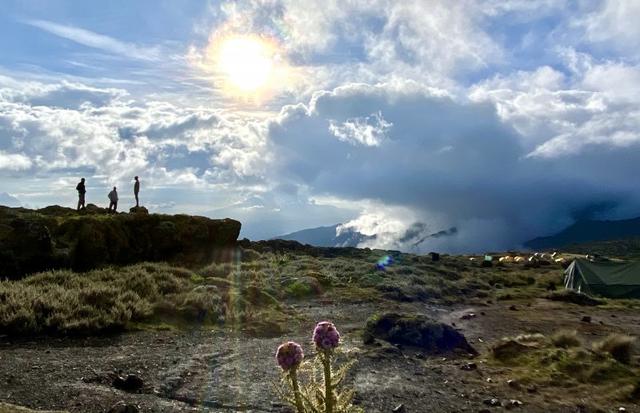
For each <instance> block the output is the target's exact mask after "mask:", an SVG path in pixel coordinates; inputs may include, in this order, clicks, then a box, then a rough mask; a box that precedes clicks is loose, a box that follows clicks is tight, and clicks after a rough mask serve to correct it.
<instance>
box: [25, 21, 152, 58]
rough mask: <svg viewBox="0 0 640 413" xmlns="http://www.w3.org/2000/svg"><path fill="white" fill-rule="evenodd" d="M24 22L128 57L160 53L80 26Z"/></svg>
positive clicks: (145, 56) (148, 56)
mask: <svg viewBox="0 0 640 413" xmlns="http://www.w3.org/2000/svg"><path fill="white" fill-rule="evenodd" d="M24 23H25V24H28V25H30V26H33V27H37V28H39V29H41V30H44V31H46V32H49V33H51V34H54V35H56V36H59V37H62V38H65V39H67V40H71V41H73V42H76V43H78V44H81V45H83V46H87V47H92V48H95V49H100V50H103V51H106V52H109V53H113V54H116V55H122V56H126V57H128V58H130V59H141V60H149V61H153V60H159V58H160V53H159V51H158V50H157V49H155V48H145V47H140V46H137V45H135V44H131V43H126V42H122V41H120V40H117V39H114V38H113V37H109V36H105V35H103V34H99V33H95V32H92V31H90V30H86V29H82V28H80V27H75V26H69V25H64V24H59V23H55V22H51V21H47V20H25V21H24Z"/></svg>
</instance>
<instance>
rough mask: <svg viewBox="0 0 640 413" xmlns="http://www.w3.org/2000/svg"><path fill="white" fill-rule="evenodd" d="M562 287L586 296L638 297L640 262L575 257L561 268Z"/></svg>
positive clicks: (639, 293) (639, 296)
mask: <svg viewBox="0 0 640 413" xmlns="http://www.w3.org/2000/svg"><path fill="white" fill-rule="evenodd" d="M564 286H565V287H566V288H571V289H573V290H576V291H578V292H583V293H586V294H589V295H600V296H603V297H612V298H640V262H613V261H606V262H591V261H588V260H586V259H582V258H578V259H576V260H574V261H573V262H572V263H571V265H569V267H568V268H567V269H566V270H565V271H564Z"/></svg>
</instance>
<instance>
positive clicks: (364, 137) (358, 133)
mask: <svg viewBox="0 0 640 413" xmlns="http://www.w3.org/2000/svg"><path fill="white" fill-rule="evenodd" d="M392 126H393V124H392V123H390V122H387V121H386V120H384V118H383V117H382V113H381V112H378V113H372V114H371V115H369V116H361V117H356V118H349V119H347V120H346V121H344V122H342V123H338V122H335V121H333V120H330V121H329V131H331V133H332V134H333V135H334V136H335V137H336V138H338V139H340V140H343V141H345V142H350V143H352V144H354V145H357V144H360V145H367V146H378V145H380V143H381V142H382V140H383V139H385V138H386V136H387V132H388V131H389V129H390V128H391V127H392Z"/></svg>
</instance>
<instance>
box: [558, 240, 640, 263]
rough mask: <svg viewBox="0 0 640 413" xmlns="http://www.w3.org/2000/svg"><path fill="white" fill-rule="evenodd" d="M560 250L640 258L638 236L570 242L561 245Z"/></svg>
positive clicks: (630, 258) (629, 258)
mask: <svg viewBox="0 0 640 413" xmlns="http://www.w3.org/2000/svg"><path fill="white" fill-rule="evenodd" d="M562 251H563V252H571V253H575V254H596V255H603V256H606V257H615V258H623V259H628V260H638V259H640V237H638V238H627V239H619V240H609V241H593V242H586V243H583V244H572V245H567V246H566V247H563V248H562Z"/></svg>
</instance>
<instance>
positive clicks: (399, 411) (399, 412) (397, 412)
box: [392, 403, 407, 413]
mask: <svg viewBox="0 0 640 413" xmlns="http://www.w3.org/2000/svg"><path fill="white" fill-rule="evenodd" d="M406 411H407V409H406V408H405V407H404V404H402V403H400V404H399V405H397V406H396V407H394V409H393V410H392V412H393V413H406Z"/></svg>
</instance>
